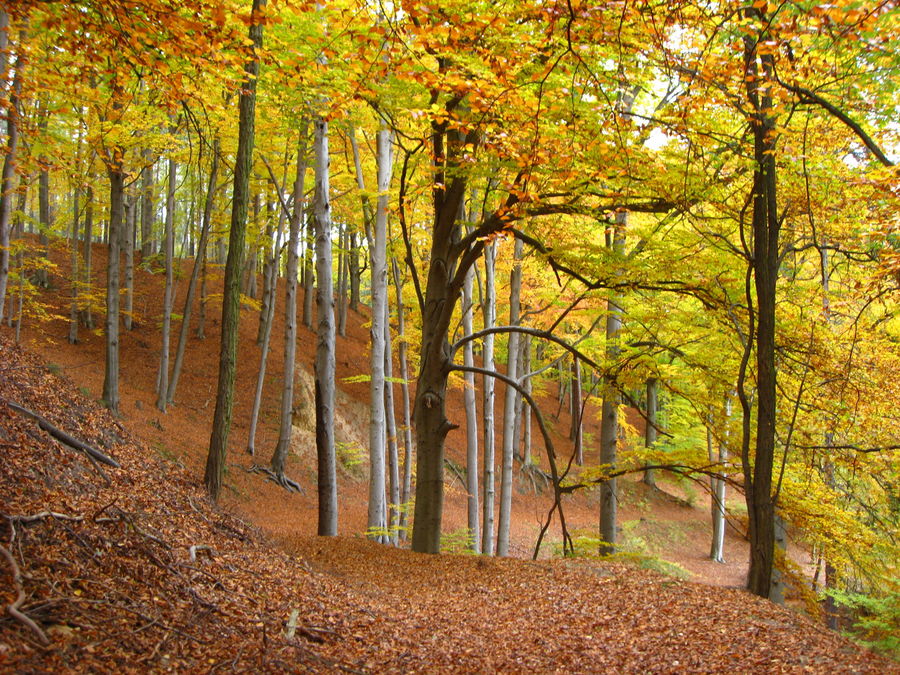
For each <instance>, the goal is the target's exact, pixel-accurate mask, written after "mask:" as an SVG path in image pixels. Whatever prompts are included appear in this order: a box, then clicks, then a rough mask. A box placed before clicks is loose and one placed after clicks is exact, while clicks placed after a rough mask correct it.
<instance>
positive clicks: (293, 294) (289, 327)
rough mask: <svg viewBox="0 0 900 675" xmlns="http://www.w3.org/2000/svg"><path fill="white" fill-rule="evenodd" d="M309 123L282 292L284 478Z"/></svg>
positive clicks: (278, 470)
mask: <svg viewBox="0 0 900 675" xmlns="http://www.w3.org/2000/svg"><path fill="white" fill-rule="evenodd" d="M308 133H309V122H308V121H307V120H304V121H303V123H302V124H301V126H300V138H299V141H298V144H297V175H296V177H295V178H294V211H293V213H292V214H291V222H290V226H289V228H288V251H287V265H286V267H285V276H286V279H285V290H284V385H283V387H282V389H281V415H280V423H279V426H278V443H277V444H276V446H275V452H274V453H273V455H272V461H271V467H272V471H273V472H274V473H275V475H276V476H278V478H279V479H283V478H284V464H285V461H286V460H287V454H288V451H289V450H290V449H291V429H292V422H293V413H294V371H295V367H296V360H297V263H298V256H299V247H300V233H301V230H302V229H303V220H304V218H303V216H304V200H303V195H304V192H305V190H304V183H305V181H306V165H307V157H306V146H307V136H308Z"/></svg>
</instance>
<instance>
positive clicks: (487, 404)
mask: <svg viewBox="0 0 900 675" xmlns="http://www.w3.org/2000/svg"><path fill="white" fill-rule="evenodd" d="M496 252H497V249H496V245H495V244H494V243H490V244H485V247H484V301H483V302H482V305H481V306H482V314H483V315H484V327H485V328H493V327H494V325H495V324H496V323H497V319H496V316H497V304H496V303H497V297H496V292H495V290H494V260H495V258H496V254H497V253H496ZM483 344H484V346H483V349H484V351H483V353H482V364H483V367H484V369H485V370H489V371H492V370H494V368H495V366H494V336H493V334H488V335H485V337H484V343H483ZM482 387H483V389H482V395H483V399H484V403H483V413H482V414H483V416H484V472H483V473H484V500H483V504H482V507H483V511H484V516H483V518H482V529H481V552H482V553H483V554H484V555H494V378H493V377H488V376H487V375H485V376H484V378H483V382H482Z"/></svg>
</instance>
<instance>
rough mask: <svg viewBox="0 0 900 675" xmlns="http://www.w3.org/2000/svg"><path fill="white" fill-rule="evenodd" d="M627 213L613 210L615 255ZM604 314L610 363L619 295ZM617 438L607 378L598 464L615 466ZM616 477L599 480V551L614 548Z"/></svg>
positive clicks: (615, 396)
mask: <svg viewBox="0 0 900 675" xmlns="http://www.w3.org/2000/svg"><path fill="white" fill-rule="evenodd" d="M627 217H628V215H627V214H626V213H625V212H622V211H620V212H618V213H616V223H615V227H614V230H613V233H612V241H611V242H610V243H611V248H612V249H613V253H614V254H615V255H616V256H622V255H623V254H624V251H625V224H626V222H627ZM606 311H607V314H606V359H607V363H608V364H610V365H611V364H612V363H614V362H615V361H616V359H617V358H618V356H619V333H620V331H621V330H622V297H621V295H620V294H618V293H616V294H614V295H613V296H612V297H611V298H610V299H609V303H608V306H607V310H606ZM618 440H619V392H618V389H617V388H616V385H615V382H613V381H612V380H611V379H609V378H607V381H606V383H605V387H604V390H603V406H602V411H601V415H600V464H601V465H603V466H604V467H606V468H608V469H610V470H612V469H613V468H615V464H616V456H617V445H618ZM617 511H618V498H617V496H616V479H615V478H610V479H608V480H606V481H604V482H602V483H600V539H601V540H602V542H603V543H602V544H601V545H600V555H610V554H612V553H615V552H616V540H617V533H616V513H617Z"/></svg>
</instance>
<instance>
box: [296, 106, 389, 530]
mask: <svg viewBox="0 0 900 675" xmlns="http://www.w3.org/2000/svg"><path fill="white" fill-rule="evenodd" d="M314 145H315V154H316V189H315V196H314V197H313V212H314V220H315V231H316V280H317V283H316V311H317V313H318V326H317V328H316V360H315V396H316V457H317V459H318V493H319V519H318V533H319V534H320V535H324V536H335V535H337V529H338V501H337V463H336V457H335V445H334V373H335V325H334V284H333V282H332V250H331V249H332V246H331V202H330V196H329V192H330V189H329V182H330V181H329V157H328V122H327V121H325V119H324V118H322V117H318V118H316V120H315V142H314ZM379 395H380V392H379Z"/></svg>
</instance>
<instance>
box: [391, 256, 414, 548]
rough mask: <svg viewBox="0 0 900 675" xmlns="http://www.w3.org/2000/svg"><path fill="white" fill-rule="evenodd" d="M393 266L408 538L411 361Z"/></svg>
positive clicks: (403, 514) (400, 290)
mask: <svg viewBox="0 0 900 675" xmlns="http://www.w3.org/2000/svg"><path fill="white" fill-rule="evenodd" d="M391 266H392V268H393V272H394V289H395V290H396V293H397V338H398V340H399V343H400V346H399V347H398V348H397V360H398V361H399V364H400V396H401V398H402V399H403V486H402V488H401V491H400V504H401V508H400V518H399V520H398V523H397V525H398V527H399V529H400V538H401V539H405V538H406V530H405V529H404V528H405V526H406V511H407V506H408V504H409V500H410V493H411V492H412V456H413V444H412V419H411V417H412V416H411V411H410V405H409V359H408V358H407V353H406V350H407V346H406V317H405V314H406V309H405V307H404V306H403V283H402V280H401V278H400V264H399V263H398V262H397V259H396V258H391Z"/></svg>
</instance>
